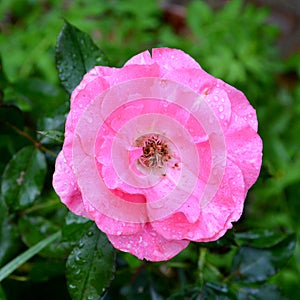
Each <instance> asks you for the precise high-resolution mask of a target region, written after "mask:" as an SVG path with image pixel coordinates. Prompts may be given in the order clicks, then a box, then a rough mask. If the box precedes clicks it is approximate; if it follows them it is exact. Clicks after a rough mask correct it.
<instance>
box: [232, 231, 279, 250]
mask: <svg viewBox="0 0 300 300" xmlns="http://www.w3.org/2000/svg"><path fill="white" fill-rule="evenodd" d="M235 236H236V239H237V240H239V241H241V243H243V244H246V245H248V246H252V247H257V248H266V247H271V246H274V245H275V244H277V243H279V242H280V241H282V240H283V239H284V236H283V235H282V233H279V232H276V231H271V230H268V229H253V230H249V231H247V232H239V233H235Z"/></svg>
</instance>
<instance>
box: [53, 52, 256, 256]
mask: <svg viewBox="0 0 300 300" xmlns="http://www.w3.org/2000/svg"><path fill="white" fill-rule="evenodd" d="M261 159H262V141H261V139H260V137H259V135H258V134H257V118H256V113H255V110H254V109H253V107H252V106H251V105H250V104H249V102H248V100H247V99H246V97H245V96H244V95H243V94H242V93H241V92H240V91H238V90H236V89H235V88H234V87H232V86H230V85H228V84H226V83H224V82H223V81H221V80H219V79H216V78H214V77H212V76H211V75H209V74H207V73H206V72H205V71H203V70H202V69H201V67H200V66H199V64H198V63H197V62H196V61H195V60H193V59H192V58H191V57H190V56H188V55H187V54H185V53H184V52H182V51H180V50H175V49H168V48H159V49H153V50H152V55H151V54H150V53H149V52H148V51H145V52H143V53H140V54H138V55H136V56H134V57H133V58H131V59H130V60H129V61H128V62H127V63H126V64H125V66H124V67H123V68H109V67H101V66H99V67H95V68H93V69H92V70H91V71H89V72H88V73H87V74H86V75H85V76H84V78H83V80H82V81H81V83H80V84H79V86H77V87H76V89H75V90H74V91H73V93H72V96H71V110H70V113H69V115H68V118H67V122H66V130H65V141H64V145H63V149H62V151H61V152H60V153H59V155H58V157H57V161H56V170H55V173H54V177H53V186H54V188H55V190H56V192H57V194H58V195H59V196H60V198H61V200H62V202H63V203H64V204H65V205H66V206H67V207H68V208H69V209H70V210H71V211H72V212H74V213H75V214H78V215H82V216H85V217H87V218H90V219H92V220H94V221H95V222H96V224H97V226H98V227H99V229H100V230H102V231H103V232H105V233H106V235H107V237H108V239H109V240H110V241H111V243H112V244H113V245H114V246H115V247H116V248H117V249H119V250H121V251H126V252H130V253H132V254H133V255H135V256H137V257H138V258H140V259H143V258H145V259H147V260H151V261H162V260H168V259H170V258H172V257H173V256H175V255H176V254H178V253H179V252H180V251H181V250H183V249H184V248H186V247H187V246H188V244H189V242H190V241H196V242H209V241H215V240H217V239H218V238H220V237H221V236H223V235H224V234H225V232H226V231H227V230H228V229H229V228H231V227H232V222H235V221H237V220H238V219H239V218H240V216H241V214H242V211H243V205H244V201H245V197H246V194H247V191H248V189H249V188H250V187H251V186H252V185H253V184H254V182H255V181H256V179H257V177H258V174H259V171H260V167H261Z"/></svg>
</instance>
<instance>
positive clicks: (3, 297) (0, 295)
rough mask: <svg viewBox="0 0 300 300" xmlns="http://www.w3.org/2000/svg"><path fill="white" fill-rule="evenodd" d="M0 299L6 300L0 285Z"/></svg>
mask: <svg viewBox="0 0 300 300" xmlns="http://www.w3.org/2000/svg"><path fill="white" fill-rule="evenodd" d="M0 299H1V300H6V296H5V294H4V291H3V289H2V287H1V285H0Z"/></svg>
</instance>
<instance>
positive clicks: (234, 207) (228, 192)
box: [152, 161, 245, 242]
mask: <svg viewBox="0 0 300 300" xmlns="http://www.w3.org/2000/svg"><path fill="white" fill-rule="evenodd" d="M244 199H245V185H244V182H243V176H242V174H241V171H240V170H239V168H238V167H237V166H235V165H234V164H233V163H231V162H230V161H228V165H227V168H226V172H225V174H224V177H223V181H222V183H221V185H220V187H219V189H218V191H217V193H216V195H215V197H214V198H213V199H212V201H210V202H209V203H208V204H207V205H206V206H205V207H201V205H200V203H199V202H200V199H198V201H199V202H198V203H199V205H198V209H199V212H200V215H199V218H198V220H197V221H196V222H193V223H191V222H190V221H189V220H188V219H187V217H186V216H185V215H184V214H183V213H181V212H176V213H174V214H173V215H172V216H170V217H168V218H166V219H165V220H159V221H155V222H152V226H153V228H154V230H156V231H157V232H158V233H160V234H161V235H162V236H164V237H165V238H166V239H178V240H182V239H189V240H192V241H198V242H208V241H214V240H216V239H218V238H219V237H221V236H222V235H223V234H224V233H225V232H226V230H227V229H229V228H231V227H232V222H235V221H237V220H238V219H239V218H240V216H241V214H242V211H243V205H244Z"/></svg>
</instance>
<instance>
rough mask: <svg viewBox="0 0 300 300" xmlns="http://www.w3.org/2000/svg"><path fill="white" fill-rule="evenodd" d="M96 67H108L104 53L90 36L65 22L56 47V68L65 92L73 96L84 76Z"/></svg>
mask: <svg viewBox="0 0 300 300" xmlns="http://www.w3.org/2000/svg"><path fill="white" fill-rule="evenodd" d="M95 65H104V66H106V65H107V59H106V57H105V56H104V54H103V52H102V51H101V50H100V49H99V48H98V47H97V46H96V45H95V44H94V42H93V41H92V39H91V38H90V37H89V35H87V34H86V33H83V32H82V31H80V30H79V29H77V28H76V27H74V26H72V25H71V24H70V23H68V22H65V25H64V27H63V29H62V31H61V32H60V35H59V37H58V41H57V46H56V67H57V70H58V76H59V79H60V81H61V84H62V85H63V87H64V88H65V90H66V91H67V92H68V93H69V94H71V93H72V91H73V90H74V88H75V87H76V86H77V85H78V84H79V82H80V81H81V79H82V77H83V75H84V74H85V73H87V72H88V71H89V70H90V69H91V68H93V67H94V66H95Z"/></svg>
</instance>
